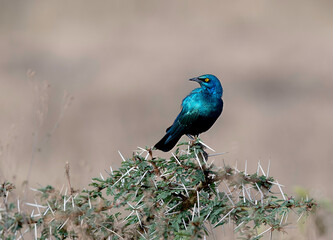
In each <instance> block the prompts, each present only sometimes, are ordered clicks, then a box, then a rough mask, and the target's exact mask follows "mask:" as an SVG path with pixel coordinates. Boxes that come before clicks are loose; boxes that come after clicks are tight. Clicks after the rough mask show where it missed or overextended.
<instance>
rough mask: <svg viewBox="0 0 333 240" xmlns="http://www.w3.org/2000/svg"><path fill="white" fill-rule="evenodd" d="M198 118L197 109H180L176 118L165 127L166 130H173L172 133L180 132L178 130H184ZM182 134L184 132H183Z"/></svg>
mask: <svg viewBox="0 0 333 240" xmlns="http://www.w3.org/2000/svg"><path fill="white" fill-rule="evenodd" d="M198 118H199V110H198V109H192V110H190V111H189V110H186V109H184V108H183V109H182V111H181V112H180V113H179V114H178V116H177V118H176V120H175V121H174V123H173V124H172V126H170V127H169V128H167V129H166V132H169V131H170V132H173V133H178V132H179V133H180V132H184V131H185V132H186V130H187V129H188V127H189V126H191V125H192V124H193V122H196V121H197V120H198ZM183 134H184V133H183Z"/></svg>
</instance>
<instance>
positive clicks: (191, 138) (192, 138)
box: [186, 134, 198, 147]
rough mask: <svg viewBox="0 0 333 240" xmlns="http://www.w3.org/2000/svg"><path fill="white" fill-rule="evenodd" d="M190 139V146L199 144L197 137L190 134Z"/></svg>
mask: <svg viewBox="0 0 333 240" xmlns="http://www.w3.org/2000/svg"><path fill="white" fill-rule="evenodd" d="M186 136H188V137H189V138H190V146H191V147H193V146H194V145H195V144H197V140H198V138H197V136H192V135H190V134H186Z"/></svg>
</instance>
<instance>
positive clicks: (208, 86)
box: [154, 74, 223, 152]
mask: <svg viewBox="0 0 333 240" xmlns="http://www.w3.org/2000/svg"><path fill="white" fill-rule="evenodd" d="M190 81H195V82H198V83H199V84H200V88H196V89H194V90H193V91H192V92H191V93H190V94H189V95H188V96H187V97H186V98H184V100H183V102H182V110H181V112H180V113H179V114H178V116H177V118H176V120H175V121H174V122H173V124H172V125H171V126H170V127H169V128H167V129H166V134H165V136H164V137H163V138H162V139H161V140H160V141H159V142H158V143H156V145H155V146H154V147H155V148H157V149H159V150H162V151H164V152H167V151H170V150H171V149H172V148H173V147H174V146H175V145H176V143H177V142H178V140H179V139H180V138H181V136H183V135H184V134H186V135H192V136H198V135H199V134H200V133H202V132H206V131H207V130H208V129H209V128H210V127H211V126H212V125H213V124H214V123H215V121H216V119H217V118H218V117H219V116H220V115H221V113H222V109H223V101H222V99H221V98H222V94H223V88H222V85H221V83H220V81H219V79H218V78H217V77H215V76H214V75H211V74H205V75H202V76H200V77H196V78H191V79H190Z"/></svg>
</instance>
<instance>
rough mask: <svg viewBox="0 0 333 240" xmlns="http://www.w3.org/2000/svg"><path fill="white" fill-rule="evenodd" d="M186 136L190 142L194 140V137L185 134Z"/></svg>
mask: <svg viewBox="0 0 333 240" xmlns="http://www.w3.org/2000/svg"><path fill="white" fill-rule="evenodd" d="M186 136H187V137H188V138H189V139H190V140H192V141H193V140H194V137H193V136H192V135H191V134H186Z"/></svg>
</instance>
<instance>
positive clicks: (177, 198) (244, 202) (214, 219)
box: [0, 140, 316, 239]
mask: <svg viewBox="0 0 333 240" xmlns="http://www.w3.org/2000/svg"><path fill="white" fill-rule="evenodd" d="M154 153H155V152H153V151H152V150H151V149H149V148H146V149H143V148H140V149H139V150H138V151H137V152H136V153H133V156H131V157H130V158H127V159H125V158H124V157H123V156H122V155H121V154H120V155H121V157H122V160H123V161H122V163H121V167H120V168H119V169H117V170H113V169H112V168H111V167H110V171H107V177H104V176H103V175H102V174H101V176H100V177H98V178H93V180H92V183H91V184H90V186H89V187H87V189H83V190H80V191H78V190H74V189H72V187H71V185H70V181H69V177H68V182H69V187H68V188H67V190H64V189H62V190H61V191H58V190H56V189H54V188H53V187H52V186H46V187H45V188H41V189H35V190H34V191H35V197H36V199H37V198H38V201H37V200H35V201H34V202H32V203H31V202H30V203H28V202H26V203H22V202H20V201H19V199H13V198H10V196H9V195H10V192H11V191H13V189H14V186H13V185H12V184H10V183H8V182H5V183H3V184H2V185H1V187H0V197H1V200H2V201H1V204H0V236H1V239H24V237H25V235H28V234H32V236H33V237H34V238H35V239H51V238H52V239H67V238H68V239H205V238H206V237H207V236H209V235H211V234H212V233H213V229H214V228H219V227H224V225H226V224H228V223H233V224H234V231H235V233H236V235H237V236H238V237H239V238H241V239H259V238H261V237H262V236H264V235H265V234H271V233H272V232H273V231H280V232H284V231H286V229H285V226H286V225H287V224H288V222H287V219H288V214H289V213H290V212H292V213H296V214H298V215H299V216H305V215H306V214H307V213H309V212H311V211H312V210H313V209H314V208H315V206H316V203H315V202H314V200H312V199H300V200H296V199H294V198H293V197H289V196H287V195H285V194H284V193H283V191H282V186H281V185H280V184H279V183H278V182H277V181H276V180H275V179H274V178H273V177H269V176H267V174H268V173H267V172H266V173H265V171H264V170H263V168H262V167H261V165H260V164H259V163H258V171H257V172H256V173H253V174H249V173H247V170H246V169H245V171H240V170H238V169H237V167H230V166H223V167H217V166H215V165H214V164H213V163H212V162H211V161H210V157H211V156H213V155H214V154H212V155H209V154H207V152H206V151H205V145H203V143H202V142H201V141H200V140H195V141H190V142H189V143H181V144H179V145H178V148H177V149H176V151H175V152H174V153H171V155H170V157H169V158H168V159H166V158H161V157H154V156H153V154H154ZM215 155H217V154H215ZM67 170H68V168H67ZM67 176H69V174H68V172H67ZM273 188H274V189H275V190H274V191H273ZM23 204H24V205H25V206H26V207H25V208H24V210H21V208H22V207H21V205H23ZM27 208H32V209H31V211H29V212H28V209H27Z"/></svg>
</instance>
